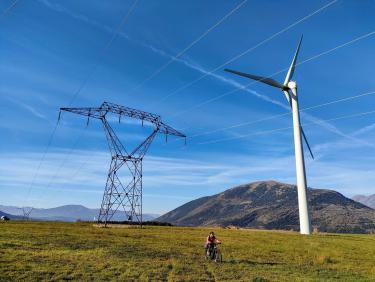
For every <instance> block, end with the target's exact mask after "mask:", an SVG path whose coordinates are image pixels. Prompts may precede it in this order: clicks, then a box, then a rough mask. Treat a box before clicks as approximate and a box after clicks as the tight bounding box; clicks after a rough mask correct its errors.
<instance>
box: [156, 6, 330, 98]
mask: <svg viewBox="0 0 375 282" xmlns="http://www.w3.org/2000/svg"><path fill="white" fill-rule="evenodd" d="M336 2H337V0H334V1H331V2H329V3H328V4H326V5H324V6H323V7H321V8H319V9H318V10H316V11H314V12H312V13H310V14H308V15H306V16H304V17H303V18H301V19H299V20H297V21H296V22H294V23H292V24H290V25H288V26H287V27H285V28H283V29H282V30H280V31H278V32H276V33H274V34H272V35H271V36H269V37H268V38H266V39H264V40H262V41H261V42H259V43H258V44H256V45H254V46H252V47H250V48H249V49H247V50H245V51H244V52H242V53H240V54H238V55H236V56H234V57H233V58H231V59H229V60H228V61H226V62H225V63H223V64H221V65H220V66H218V67H216V68H214V69H212V70H210V71H208V72H207V73H205V74H203V75H202V76H200V77H198V78H197V79H195V80H193V81H191V82H189V83H187V84H185V85H183V86H181V87H180V88H178V89H176V90H174V91H172V92H171V93H170V94H168V95H166V96H164V97H163V98H162V99H160V100H159V103H160V102H162V101H165V100H166V99H168V98H170V97H172V96H174V95H176V94H177V93H179V92H181V91H182V90H184V89H186V88H188V87H190V86H191V85H193V84H195V83H197V82H198V81H200V80H202V79H203V78H205V77H206V76H208V75H211V74H212V73H214V72H216V71H217V70H219V69H221V68H223V67H224V66H226V65H227V64H229V63H231V62H233V61H235V60H237V59H239V58H241V57H242V56H244V55H246V54H248V53H249V52H251V51H254V50H255V49H257V48H258V47H260V46H262V45H264V44H265V43H267V42H269V41H271V40H272V39H274V38H275V37H277V36H278V35H280V34H282V33H284V32H286V31H288V30H289V29H291V28H293V27H294V26H296V25H298V24H299V23H301V22H303V21H305V20H307V19H309V18H311V17H312V16H314V15H316V14H318V13H319V12H321V11H323V10H324V9H326V8H328V7H329V6H331V5H333V4H334V3H336Z"/></svg>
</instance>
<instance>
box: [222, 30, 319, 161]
mask: <svg viewBox="0 0 375 282" xmlns="http://www.w3.org/2000/svg"><path fill="white" fill-rule="evenodd" d="M301 43H302V36H301V39H300V40H299V43H298V46H297V49H296V52H295V53H294V56H293V60H292V63H291V64H290V67H289V69H288V72H287V74H286V76H285V80H284V83H280V82H278V81H276V80H274V79H273V78H270V77H264V76H258V75H253V74H249V73H244V72H239V71H235V70H231V69H224V70H225V71H227V72H230V73H233V74H236V75H239V76H242V77H246V78H250V79H252V80H256V81H259V82H262V83H264V84H267V85H269V86H272V87H275V88H278V89H280V90H281V91H282V92H283V93H284V96H285V98H286V100H287V101H288V104H289V105H290V107H292V101H291V97H294V96H295V94H294V93H296V91H291V92H294V93H290V92H289V90H294V89H297V83H296V82H295V81H292V80H291V79H292V77H293V74H294V70H295V68H296V62H297V57H298V53H299V50H300V47H301ZM300 127H301V132H302V136H303V139H304V140H305V142H306V145H307V148H308V149H309V151H310V155H311V157H312V158H313V159H314V155H313V153H312V151H311V148H310V145H309V142H308V141H307V138H306V135H305V133H304V131H303V128H302V126H301V125H300Z"/></svg>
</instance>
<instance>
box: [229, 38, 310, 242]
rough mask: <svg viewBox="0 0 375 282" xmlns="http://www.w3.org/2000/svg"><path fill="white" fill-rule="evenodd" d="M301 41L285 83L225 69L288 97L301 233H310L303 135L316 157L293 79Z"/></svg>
mask: <svg viewBox="0 0 375 282" xmlns="http://www.w3.org/2000/svg"><path fill="white" fill-rule="evenodd" d="M301 43H302V36H301V39H300V41H299V43H298V46H297V50H296V52H295V54H294V57H293V60H292V63H291V65H290V67H289V70H288V73H287V74H286V77H285V80H284V83H283V84H281V83H279V82H277V81H276V80H274V79H272V78H269V77H262V76H256V75H252V74H248V73H243V72H238V71H234V70H230V69H225V71H227V72H231V73H234V74H237V75H240V76H243V77H247V78H250V79H253V80H256V81H259V82H262V83H265V84H268V85H270V86H273V87H276V88H279V89H280V90H281V91H282V92H283V93H284V95H285V98H286V99H287V101H288V103H289V105H290V107H291V108H292V114H293V132H294V150H295V157H296V172H297V191H298V210H299V224H300V233H301V234H308V235H309V234H311V222H310V215H309V209H308V203H307V185H306V172H305V159H304V155H303V147H302V137H303V138H304V140H305V142H306V145H307V147H308V149H309V151H310V154H311V157H312V158H314V155H313V153H312V151H311V148H310V145H309V143H308V141H307V138H306V135H305V133H304V131H303V129H302V126H301V122H300V118H299V108H298V96H297V83H296V82H295V81H292V80H291V79H292V77H293V73H294V69H295V66H296V61H297V57H298V53H299V49H300V47H301Z"/></svg>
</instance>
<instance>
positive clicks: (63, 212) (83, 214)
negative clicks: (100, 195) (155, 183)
mask: <svg viewBox="0 0 375 282" xmlns="http://www.w3.org/2000/svg"><path fill="white" fill-rule="evenodd" d="M0 210H2V211H4V212H6V213H10V214H14V215H18V216H22V215H23V212H22V209H21V208H19V207H14V206H2V205H0ZM98 214H99V209H89V208H86V207H84V206H81V205H65V206H60V207H56V208H49V209H33V210H32V212H31V214H30V218H31V219H36V220H57V221H76V220H94V218H95V219H97V218H98ZM158 216H159V215H156V214H143V220H144V221H149V220H153V219H155V218H156V217H158ZM124 219H125V214H124V212H117V213H116V214H115V215H114V217H113V220H124Z"/></svg>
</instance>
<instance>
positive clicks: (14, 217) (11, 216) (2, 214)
mask: <svg viewBox="0 0 375 282" xmlns="http://www.w3.org/2000/svg"><path fill="white" fill-rule="evenodd" d="M2 216H6V217H7V218H9V219H22V217H20V216H16V215H13V214H9V213H6V212H3V211H1V210H0V217H2Z"/></svg>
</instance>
